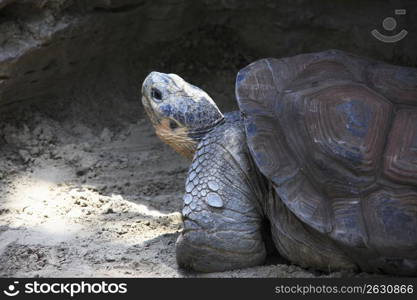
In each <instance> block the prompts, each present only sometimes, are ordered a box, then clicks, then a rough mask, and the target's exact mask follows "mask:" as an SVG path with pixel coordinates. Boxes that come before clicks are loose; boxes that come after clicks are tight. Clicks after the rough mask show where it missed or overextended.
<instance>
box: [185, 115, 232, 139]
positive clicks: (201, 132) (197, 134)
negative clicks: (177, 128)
mask: <svg viewBox="0 0 417 300" xmlns="http://www.w3.org/2000/svg"><path fill="white" fill-rule="evenodd" d="M224 122H225V120H224V117H223V116H222V117H221V118H219V119H217V120H216V121H214V122H213V123H211V124H209V125H207V126H204V127H201V128H198V129H194V130H190V131H189V132H188V136H189V137H190V138H192V139H193V140H194V141H195V142H196V144H198V143H200V141H201V139H202V138H203V137H204V136H205V135H206V134H207V133H209V132H210V131H212V130H213V128H215V127H216V126H218V125H221V124H223V123H224Z"/></svg>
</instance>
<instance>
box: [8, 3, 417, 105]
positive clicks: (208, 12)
mask: <svg viewBox="0 0 417 300" xmlns="http://www.w3.org/2000/svg"><path fill="white" fill-rule="evenodd" d="M416 6H417V2H416V1H414V0H404V1H402V7H401V8H407V12H408V14H407V15H406V16H396V19H397V21H398V25H399V28H400V26H401V28H400V29H403V28H404V29H406V30H407V31H409V32H410V33H412V32H417V23H416V22H413V19H412V18H411V17H409V16H410V15H411V14H412V12H413V10H414V11H415V10H416ZM396 8H399V7H396V6H394V5H392V3H391V2H390V1H385V2H383V3H378V5H376V4H375V1H374V0H363V1H361V5H355V4H350V3H349V2H348V1H322V2H320V4H316V3H313V2H311V1H306V0H299V1H285V0H276V1H248V0H241V1H236V0H204V1H179V0H160V1H152V0H120V1H115V0H43V1H14V0H0V10H1V12H2V15H1V16H0V105H2V104H6V103H10V102H19V101H23V100H24V101H29V100H31V101H40V100H43V101H44V100H51V99H53V100H55V99H57V98H66V99H71V97H77V96H83V97H85V98H94V99H101V98H106V97H107V98H108V97H110V96H111V95H112V94H113V95H117V96H118V97H120V96H122V97H123V98H126V99H137V91H138V85H139V81H140V80H141V78H143V77H144V76H145V75H146V73H147V72H148V71H149V70H150V69H153V68H154V67H155V66H156V65H158V64H159V63H160V65H161V66H162V63H161V56H162V55H163V54H164V53H165V52H166V51H167V49H170V48H171V47H170V46H171V45H172V44H173V43H175V42H176V41H177V40H178V39H179V38H180V37H182V36H184V34H185V33H189V32H194V33H195V34H194V36H191V38H187V39H185V40H184V41H183V42H182V43H183V47H184V48H183V49H180V50H181V51H179V52H178V53H177V54H176V55H177V57H174V59H175V60H178V59H179V58H181V59H184V61H185V62H187V63H185V62H184V64H183V67H182V69H184V70H185V69H186V68H188V67H189V68H194V70H193V72H195V71H199V70H203V69H206V70H207V71H208V72H210V71H211V70H213V69H224V68H228V69H229V70H230V69H236V68H238V67H243V65H242V64H246V63H247V62H248V57H257V58H260V57H267V56H274V57H281V56H292V55H295V54H299V53H302V52H313V51H318V50H323V49H329V48H338V49H341V50H346V51H351V52H356V53H359V54H361V55H365V56H370V57H374V58H376V59H381V60H385V61H388V62H393V63H396V64H407V65H411V66H415V65H417V57H416V55H415V49H416V45H417V39H412V37H411V36H408V37H406V38H405V39H404V42H400V43H399V44H397V45H398V47H391V46H390V45H386V44H383V43H381V42H379V41H377V40H375V39H374V38H373V37H372V36H371V34H370V31H371V30H372V29H374V28H380V29H382V20H383V19H384V18H385V17H387V16H389V14H390V13H391V14H393V13H394V9H396ZM201 28H205V29H207V28H212V30H211V36H209V38H207V39H206V38H205V39H203V40H199V39H198V36H201V34H202V30H201ZM219 28H227V30H228V32H230V33H231V34H230V35H226V34H222V32H220V31H219ZM259 28H262V34H260V33H259ZM410 35H411V34H410ZM196 36H197V37H196ZM230 37H232V38H235V39H236V40H238V41H239V43H238V44H230V45H227V43H223V44H225V45H227V47H225V49H221V51H220V52H221V53H219V54H218V55H217V56H219V57H223V58H224V57H226V58H230V60H232V59H233V57H238V58H239V59H238V61H240V63H239V64H240V65H239V66H233V65H231V64H230V62H228V61H227V60H224V65H220V61H219V60H218V59H217V58H216V57H215V56H213V57H206V59H204V58H205V56H204V55H206V56H207V55H210V54H207V53H205V51H198V49H199V48H198V47H199V45H203V47H202V48H201V49H203V50H204V49H210V50H209V52H210V53H211V52H212V51H211V49H214V50H216V49H217V48H219V47H218V46H219V45H220V44H221V41H222V39H225V40H228V39H230ZM219 41H220V44H219ZM225 42H227V41H225ZM80 45H89V46H88V47H80ZM155 49H157V50H155ZM158 49H159V50H158ZM186 49H191V51H190V54H192V55H187V56H186V57H185V58H184V57H183V56H184V50H186ZM158 51H159V52H158ZM152 59H153V60H152ZM191 60H193V61H197V62H200V65H195V64H193V63H189V61H191ZM165 63H166V62H165ZM138 66H140V67H138ZM169 66H170V64H169V63H167V64H166V66H165V67H164V68H167V67H169ZM178 66H180V63H179V64H178ZM180 68H181V67H180ZM167 71H171V70H167ZM66 96H71V97H66Z"/></svg>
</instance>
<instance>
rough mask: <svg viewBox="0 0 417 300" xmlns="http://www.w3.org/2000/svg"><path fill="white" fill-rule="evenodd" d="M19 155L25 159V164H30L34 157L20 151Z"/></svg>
mask: <svg viewBox="0 0 417 300" xmlns="http://www.w3.org/2000/svg"><path fill="white" fill-rule="evenodd" d="M19 155H20V157H21V158H22V159H23V162H24V163H29V162H30V161H31V160H32V156H31V155H30V153H29V151H27V150H19Z"/></svg>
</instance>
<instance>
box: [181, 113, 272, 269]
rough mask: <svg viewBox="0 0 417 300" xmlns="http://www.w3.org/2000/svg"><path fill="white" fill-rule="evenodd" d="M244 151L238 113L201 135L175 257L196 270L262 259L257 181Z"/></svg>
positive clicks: (244, 264)
mask: <svg viewBox="0 0 417 300" xmlns="http://www.w3.org/2000/svg"><path fill="white" fill-rule="evenodd" d="M254 174H256V170H255V167H254V165H253V164H252V162H251V159H250V157H249V155H248V150H247V146H246V142H245V135H244V132H243V126H242V124H241V121H240V119H239V116H238V114H232V115H227V114H226V122H225V123H224V124H222V125H219V126H217V127H216V128H214V129H213V130H212V131H211V132H210V133H209V134H207V135H206V136H204V138H203V139H202V140H201V142H200V143H199V145H198V147H197V152H196V154H195V156H194V159H193V162H192V165H191V167H190V169H189V171H188V178H187V181H186V184H185V195H184V206H183V209H182V215H183V222H184V230H183V232H182V233H181V235H180V236H179V238H178V240H177V251H176V253H177V261H178V264H179V265H180V266H181V267H183V268H186V269H192V270H195V271H200V272H212V271H224V270H230V269H236V268H243V267H250V266H256V265H259V264H262V263H263V261H264V259H265V256H266V251H265V246H264V242H263V240H262V219H263V212H262V209H261V205H260V201H259V200H260V198H261V197H262V191H261V189H262V187H261V181H259V180H257V178H256V176H255V177H254Z"/></svg>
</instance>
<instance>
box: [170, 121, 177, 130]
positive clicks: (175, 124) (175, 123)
mask: <svg viewBox="0 0 417 300" xmlns="http://www.w3.org/2000/svg"><path fill="white" fill-rule="evenodd" d="M169 128H171V129H172V130H174V129H177V128H178V124H177V122H175V121H174V120H169Z"/></svg>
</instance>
